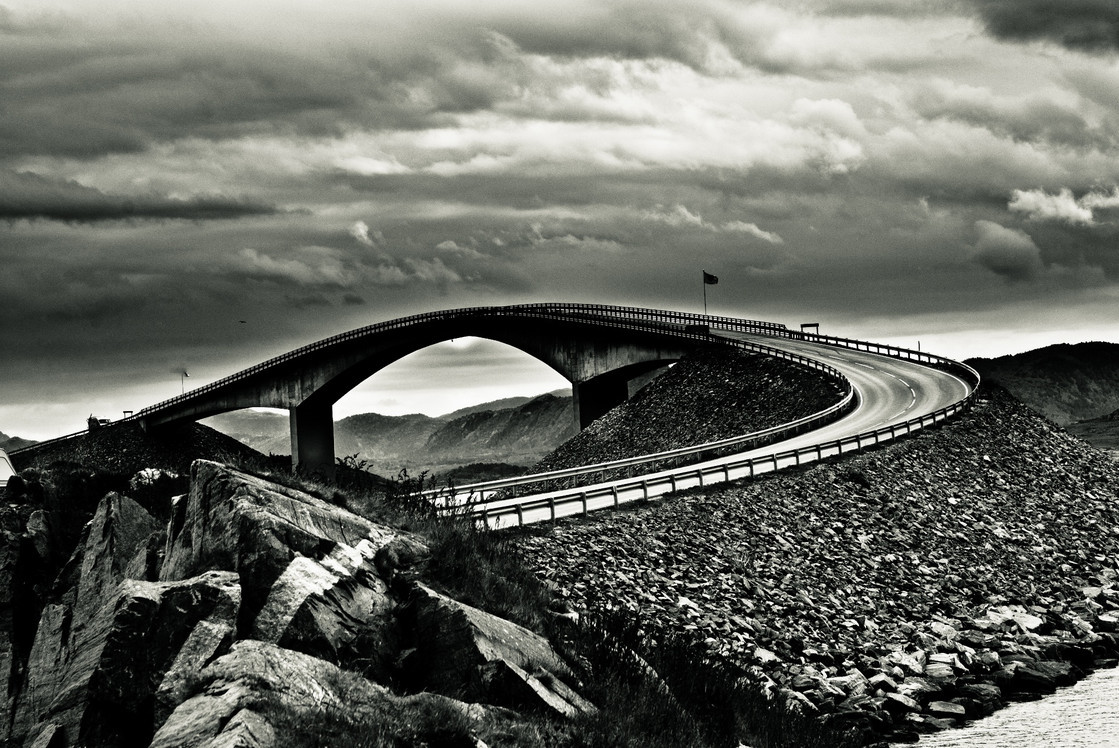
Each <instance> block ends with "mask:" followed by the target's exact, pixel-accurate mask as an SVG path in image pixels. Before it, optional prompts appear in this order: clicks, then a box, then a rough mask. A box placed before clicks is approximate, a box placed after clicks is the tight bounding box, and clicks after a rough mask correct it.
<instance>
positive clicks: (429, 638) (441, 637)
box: [406, 584, 595, 717]
mask: <svg viewBox="0 0 1119 748" xmlns="http://www.w3.org/2000/svg"><path fill="white" fill-rule="evenodd" d="M406 618H407V619H408V620H409V622H410V623H412V626H413V631H414V634H415V637H416V640H415V642H414V644H415V650H414V651H413V653H412V654H411V655H410V656H409V657H408V660H407V662H406V669H407V672H406V675H407V677H408V678H409V679H410V682H411V685H412V686H413V687H416V688H423V689H426V690H431V691H434V692H436V693H442V694H445V695H447V696H452V697H454V698H461V699H464V700H466V701H480V702H485V703H490V704H495V705H498V706H507V707H512V708H526V707H528V708H537V709H544V710H551V711H555V712H558V713H559V714H562V715H564V716H569V717H570V716H574V715H576V714H579V713H586V712H592V711H594V709H595V708H594V706H593V705H592V704H590V702H588V701H586V700H585V699H583V698H582V697H581V696H579V694H577V693H575V691H574V690H573V689H571V688H570V687H569V686H568V685H567V683H565V680H566V681H571V680H573V678H574V676H573V674H572V672H571V670H570V668H569V667H568V666H567V664H566V663H565V662H564V661H563V660H562V659H561V658H560V657H559V655H557V654H556V652H555V650H553V649H552V646H551V645H550V644H549V643H548V641H547V640H546V639H544V638H543V637H541V636H539V635H537V634H534V633H533V632H531V631H529V630H528V629H526V628H524V627H522V626H518V625H517V624H515V623H511V622H510V621H506V620H505V619H503V618H498V617H497V616H494V615H491V614H489V613H486V612H485V611H482V610H479V609H477V608H474V607H471V606H469V605H466V604H464V603H460V602H458V601H457V600H453V599H451V598H449V597H447V596H446V595H442V594H440V593H438V592H436V591H435V590H432V589H431V588H429V587H426V586H424V585H423V584H416V585H415V587H414V590H413V593H412V596H411V598H410V599H409V601H408V610H407V614H406Z"/></svg>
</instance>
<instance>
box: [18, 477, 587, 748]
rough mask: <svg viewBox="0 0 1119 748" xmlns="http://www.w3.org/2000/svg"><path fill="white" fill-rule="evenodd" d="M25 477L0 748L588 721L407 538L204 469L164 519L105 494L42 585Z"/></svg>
mask: <svg viewBox="0 0 1119 748" xmlns="http://www.w3.org/2000/svg"><path fill="white" fill-rule="evenodd" d="M32 473H33V471H29V472H28V473H25V476H28V479H27V480H24V481H21V482H20V484H19V485H17V487H16V491H15V492H9V494H8V496H7V500H8V501H7V503H5V504H4V505H2V507H0V673H2V675H3V681H2V683H3V684H4V686H3V691H2V697H3V698H2V699H0V744H3V745H13V746H18V745H23V746H33V747H34V748H61V747H62V746H77V745H84V746H120V747H122V748H123V747H127V746H147V745H149V744H150V745H153V746H165V747H167V748H171V747H172V746H176V747H177V746H232V745H237V746H243V747H250V746H281V745H283V746H291V745H296V746H298V745H307V746H310V745H335V746H345V745H363V746H365V745H374V746H382V745H383V746H390V745H393V746H395V745H417V746H418V745H447V746H451V745H454V746H477V745H483V744H485V743H486V742H488V743H489V744H491V745H499V744H506V745H507V744H509V743H508V742H507V741H506V742H504V743H502V742H501V740H503V738H502V737H501V736H509V735H517V734H518V730H520V729H523V728H522V727H521V725H522V724H523V723H524V719H523V718H522V717H521V715H520V712H526V713H527V712H533V713H535V712H544V713H547V714H552V715H561V716H562V717H572V716H576V715H580V714H583V713H587V712H591V711H593V710H594V707H593V706H592V705H591V704H589V703H588V702H587V701H585V700H584V699H583V698H582V697H580V696H579V694H577V693H576V692H575V691H573V690H572V688H571V687H570V685H572V681H573V678H572V674H571V671H570V669H569V668H568V667H567V665H566V664H565V663H564V662H563V661H562V660H561V659H560V658H559V657H558V656H557V655H556V653H555V652H554V651H553V650H552V649H551V647H550V646H549V645H548V643H547V642H546V641H544V640H543V639H541V638H540V637H539V636H537V635H535V634H533V633H531V632H529V631H527V630H526V629H523V628H521V627H519V626H516V625H514V624H512V623H510V622H508V621H505V620H502V619H500V618H497V617H495V616H492V615H490V614H487V613H484V612H482V611H481V610H478V609H476V608H472V607H470V606H468V605H465V604H462V603H458V602H456V601H455V600H453V599H451V598H450V597H448V596H446V595H444V594H441V593H440V592H439V591H437V590H436V589H435V588H433V586H431V585H430V584H428V583H427V582H425V579H426V577H425V569H426V565H427V563H428V559H429V551H428V548H427V546H426V545H425V544H424V542H423V541H421V540H420V539H419V538H418V537H417V536H415V535H413V534H411V533H408V532H405V531H402V530H399V529H394V528H392V527H389V526H385V525H380V524H376V523H374V522H371V521H369V520H367V519H364V518H362V517H359V516H357V515H356V514H353V513H351V512H349V511H346V510H345V509H343V508H340V507H339V506H335V505H333V504H331V503H328V502H326V501H324V500H322V499H320V498H316V497H315V496H312V495H310V494H308V493H304V492H303V491H300V490H296V489H293V488H288V487H284V486H280V485H276V484H274V483H270V482H267V481H264V480H262V479H260V478H256V477H254V476H251V475H249V474H246V473H243V472H240V471H238V470H235V469H233V468H229V467H226V466H224V465H221V464H218V463H214V462H206V461H197V462H195V463H194V465H193V467H192V471H191V476H190V492H189V494H187V495H184V496H181V497H178V498H177V499H176V500H175V502H174V503H173V504H172V506H171V508H170V517H169V521H166V522H162V521H158V520H156V519H155V518H154V517H153V516H152V515H151V514H150V513H149V512H148V511H147V510H146V509H145V508H144V507H143V506H141V505H140V504H139V503H137V502H136V501H134V500H133V499H131V498H129V497H128V496H127V495H123V494H121V493H110V494H108V495H107V496H105V497H104V498H103V499H101V501H100V502H99V504H98V505H97V508H96V511H95V513H94V514H93V517H92V519H91V520H90V521H89V522H88V523H87V524H86V525H85V528H84V531H83V533H82V536H81V538H80V540H79V541H78V543H77V549H76V551H75V552H74V553H73V555H72V556H71V558H70V560H69V562H67V563H65V564H64V565H63V567H62V569H61V572H60V573H59V574H58V575H57V577H56V578H54V579H50V578H44V576H43V570H44V569H49V568H50V567H51V564H52V562H51V558H52V556H53V554H55V553H56V550H54V549H52V547H51V543H52V540H53V531H52V526H51V525H52V519H51V517H52V515H51V514H50V513H49V512H48V511H46V509H45V508H44V507H42V506H38V505H37V504H36V501H37V499H36V497H35V496H34V495H32V494H29V493H19V491H21V490H23V489H24V488H26V487H27V486H30V485H32V484H33V482H34V481H33V475H32ZM494 736H496V738H495V737H494Z"/></svg>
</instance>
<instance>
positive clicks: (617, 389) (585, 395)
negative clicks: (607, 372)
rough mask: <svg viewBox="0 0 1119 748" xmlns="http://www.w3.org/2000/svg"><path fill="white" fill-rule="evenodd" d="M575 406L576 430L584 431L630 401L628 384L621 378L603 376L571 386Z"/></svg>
mask: <svg viewBox="0 0 1119 748" xmlns="http://www.w3.org/2000/svg"><path fill="white" fill-rule="evenodd" d="M571 396H572V398H571V399H572V401H573V403H574V406H575V428H577V429H579V430H580V431H582V430H583V429H585V428H586V427H587V426H590V425H591V422H592V421H594V420H595V419H596V418H601V417H602V416H604V415H606V413H607V411H609V410H610V409H611V408H613V407H615V406H617V405H621V404H622V403H624V402H625V401H626V400H627V399H629V386H628V382H627V381H626V380H625V379H624V378H621V377H611V376H601V377H595V378H594V379H591V380H588V381H586V382H580V383H578V384H573V385H572V386H571Z"/></svg>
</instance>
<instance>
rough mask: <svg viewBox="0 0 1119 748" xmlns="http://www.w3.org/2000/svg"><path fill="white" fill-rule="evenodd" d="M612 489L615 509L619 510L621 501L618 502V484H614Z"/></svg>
mask: <svg viewBox="0 0 1119 748" xmlns="http://www.w3.org/2000/svg"><path fill="white" fill-rule="evenodd" d="M610 489H611V492H612V493H613V494H614V508H615V509H617V508H618V505H619V501H618V484H617V483H615V484H614V485H613V486H611V487H610Z"/></svg>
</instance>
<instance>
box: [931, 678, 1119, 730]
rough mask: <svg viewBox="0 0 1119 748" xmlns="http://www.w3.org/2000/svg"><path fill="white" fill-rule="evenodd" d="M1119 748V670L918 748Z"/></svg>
mask: <svg viewBox="0 0 1119 748" xmlns="http://www.w3.org/2000/svg"><path fill="white" fill-rule="evenodd" d="M1035 746H1036V747H1037V748H1117V747H1119V669H1112V670H1101V671H1099V672H1096V673H1094V674H1092V675H1090V676H1088V677H1087V678H1085V679H1084V680H1082V681H1080V682H1079V683H1077V684H1076V685H1074V686H1070V687H1068V688H1062V689H1060V690H1059V691H1057V693H1056V694H1054V695H1052V696H1046V697H1045V698H1044V699H1041V700H1040V701H1028V702H1023V703H1016V704H1011V705H1010V706H1008V707H1006V708H1005V709H1000V710H999V711H997V712H995V714H993V715H992V716H990V717H985V718H984V719H981V720H979V721H978V722H974V723H971V724H969V725H967V726H966V727H962V728H960V729H956V730H946V731H944V732H941V733H937V734H936V735H925V736H922V737H921V742H920V743H919V744H918V748H1034V747H1035Z"/></svg>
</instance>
